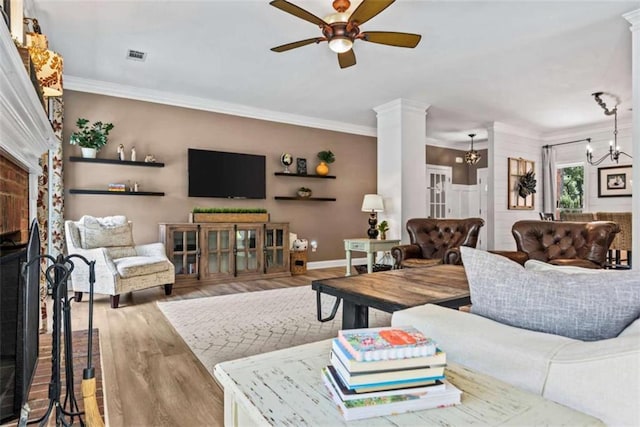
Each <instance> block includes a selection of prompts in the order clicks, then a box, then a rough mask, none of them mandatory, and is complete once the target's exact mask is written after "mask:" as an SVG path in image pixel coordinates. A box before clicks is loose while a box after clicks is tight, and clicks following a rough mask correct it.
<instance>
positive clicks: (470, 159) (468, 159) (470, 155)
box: [464, 133, 482, 165]
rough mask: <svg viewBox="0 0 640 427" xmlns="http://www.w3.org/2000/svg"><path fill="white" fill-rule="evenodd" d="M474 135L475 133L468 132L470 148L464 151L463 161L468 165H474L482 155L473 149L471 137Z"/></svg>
mask: <svg viewBox="0 0 640 427" xmlns="http://www.w3.org/2000/svg"><path fill="white" fill-rule="evenodd" d="M474 136H476V134H475V133H470V134H469V137H470V138H471V149H470V150H469V151H467V152H466V153H464V162H465V163H466V164H468V165H475V164H476V163H478V162H479V161H480V159H481V158H482V156H481V155H480V153H478V152H477V151H476V150H474V149H473V137H474Z"/></svg>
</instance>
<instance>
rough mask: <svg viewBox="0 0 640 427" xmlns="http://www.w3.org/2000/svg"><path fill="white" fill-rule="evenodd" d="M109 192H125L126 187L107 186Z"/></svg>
mask: <svg viewBox="0 0 640 427" xmlns="http://www.w3.org/2000/svg"><path fill="white" fill-rule="evenodd" d="M109 191H127V187H126V186H125V185H124V184H114V183H111V184H109Z"/></svg>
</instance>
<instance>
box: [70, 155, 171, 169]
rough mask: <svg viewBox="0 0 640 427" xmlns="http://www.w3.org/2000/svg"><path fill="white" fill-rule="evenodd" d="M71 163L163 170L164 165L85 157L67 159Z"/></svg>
mask: <svg viewBox="0 0 640 427" xmlns="http://www.w3.org/2000/svg"><path fill="white" fill-rule="evenodd" d="M69 160H70V161H72V162H84V163H108V164H111V165H124V166H146V167H148V168H163V167H164V163H161V162H154V163H152V162H132V161H130V160H117V159H90V158H85V157H69Z"/></svg>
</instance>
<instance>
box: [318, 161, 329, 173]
mask: <svg viewBox="0 0 640 427" xmlns="http://www.w3.org/2000/svg"><path fill="white" fill-rule="evenodd" d="M316 173H317V174H318V175H322V176H325V175H329V166H328V165H327V164H326V163H325V162H320V164H319V165H318V166H316Z"/></svg>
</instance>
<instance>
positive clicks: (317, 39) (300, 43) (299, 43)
mask: <svg viewBox="0 0 640 427" xmlns="http://www.w3.org/2000/svg"><path fill="white" fill-rule="evenodd" d="M321 41H324V39H323V38H322V37H314V38H312V39H306V40H299V41H297V42H293V43H287V44H283V45H282V46H276V47H272V48H271V50H272V51H274V52H286V51H287V50H291V49H295V48H297V47H302V46H306V45H308V44H311V43H320V42H321Z"/></svg>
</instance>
